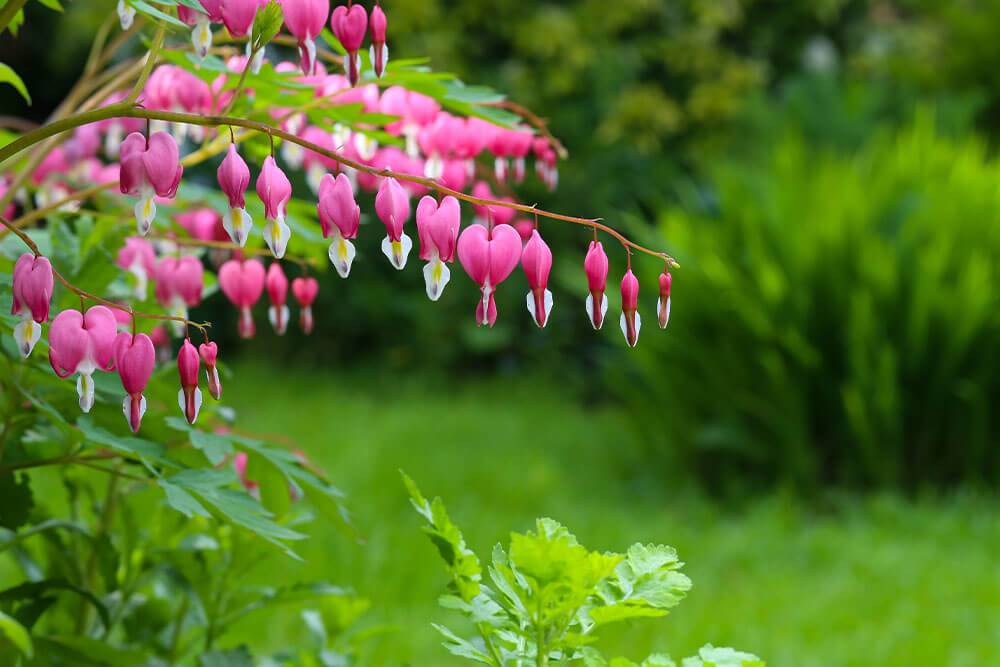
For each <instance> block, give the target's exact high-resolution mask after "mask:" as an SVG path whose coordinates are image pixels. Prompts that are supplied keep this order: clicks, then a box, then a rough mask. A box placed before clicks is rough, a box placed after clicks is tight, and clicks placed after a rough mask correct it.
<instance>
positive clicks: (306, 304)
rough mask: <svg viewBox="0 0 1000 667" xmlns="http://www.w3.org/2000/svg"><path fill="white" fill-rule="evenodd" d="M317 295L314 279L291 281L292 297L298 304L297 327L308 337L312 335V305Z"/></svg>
mask: <svg viewBox="0 0 1000 667" xmlns="http://www.w3.org/2000/svg"><path fill="white" fill-rule="evenodd" d="M318 294H319V281H317V280H316V279H315V278H296V279H295V280H293V281H292V296H294V297H295V301H297V302H298V304H299V308H300V310H299V326H300V327H301V328H302V333H304V334H306V335H308V334H311V333H312V330H313V325H314V324H315V322H314V321H313V313H312V304H313V301H315V300H316V296H317V295H318Z"/></svg>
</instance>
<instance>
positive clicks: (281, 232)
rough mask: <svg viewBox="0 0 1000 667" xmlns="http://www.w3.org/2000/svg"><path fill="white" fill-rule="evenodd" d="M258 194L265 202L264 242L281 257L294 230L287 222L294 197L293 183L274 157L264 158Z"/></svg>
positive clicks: (258, 179)
mask: <svg viewBox="0 0 1000 667" xmlns="http://www.w3.org/2000/svg"><path fill="white" fill-rule="evenodd" d="M257 196H258V197H260V200H261V201H262V202H263V203H264V219H265V220H267V224H266V225H264V242H265V243H267V247H268V249H270V251H271V254H272V255H274V256H275V257H276V258H278V259H281V258H282V257H284V256H285V249H286V248H287V247H288V239H290V238H291V236H292V230H291V229H289V228H288V225H287V224H286V223H285V215H286V207H287V205H288V200H289V199H291V198H292V184H291V183H290V182H289V181H288V177H287V176H285V172H283V171H282V170H281V168H280V167H278V165H277V163H275V161H274V158H273V157H271V156H267V157H266V158H264V165H263V166H262V167H261V170H260V176H258V177H257Z"/></svg>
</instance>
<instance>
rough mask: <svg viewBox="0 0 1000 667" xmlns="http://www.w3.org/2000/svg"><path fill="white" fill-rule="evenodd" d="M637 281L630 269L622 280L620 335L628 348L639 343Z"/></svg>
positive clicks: (639, 321)
mask: <svg viewBox="0 0 1000 667" xmlns="http://www.w3.org/2000/svg"><path fill="white" fill-rule="evenodd" d="M638 308H639V280H638V278H636V277H635V274H634V273H632V269H631V268H630V269H629V270H628V271H626V272H625V277H623V278H622V316H621V327H622V333H623V334H625V341H626V342H627V343H628V345H629V347H635V344H636V343H638V342H639V329H640V327H642V318H641V317H640V316H639V311H638Z"/></svg>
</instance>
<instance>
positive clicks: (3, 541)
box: [0, 495, 90, 553]
mask: <svg viewBox="0 0 1000 667" xmlns="http://www.w3.org/2000/svg"><path fill="white" fill-rule="evenodd" d="M6 503H7V500H6V499H4V498H3V496H2V495H0V512H2V509H3V508H4V507H5V505H6ZM57 528H58V529H64V530H70V531H73V532H76V533H79V534H81V535H84V536H86V537H88V538H89V537H90V533H89V532H88V531H87V528H86V526H84V525H82V524H79V523H75V522H73V521H63V520H62V519H49V520H47V521H43V522H42V523H39V524H35V525H34V526H32V527H31V528H27V529H25V530H22V531H21V532H19V533H14V532H12V531H7V530H0V553H3V552H4V551H6V550H7V549H11V548H13V547H16V546H18V545H19V544H20V543H21V542H23V541H24V540H26V539H28V538H29V537H31V536H32V535H38V534H39V533H44V532H46V531H49V530H55V529H57Z"/></svg>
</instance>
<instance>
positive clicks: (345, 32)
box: [330, 5, 368, 86]
mask: <svg viewBox="0 0 1000 667" xmlns="http://www.w3.org/2000/svg"><path fill="white" fill-rule="evenodd" d="M330 29H331V30H333V34H334V36H335V37H336V38H337V40H338V41H339V42H340V45H341V46H343V47H344V50H345V51H347V56H346V57H345V58H344V73H345V74H347V78H348V79H349V80H350V82H351V85H352V86H356V85H358V81H360V80H361V56H359V55H358V50H359V49H361V43H362V42H363V41H364V39H365V33H366V32H367V31H368V13H367V12H366V11H365V8H364V7H362V6H361V5H351V6H350V7H346V6H344V5H340V6H339V7H337V8H335V9H334V10H333V14H332V15H331V16H330Z"/></svg>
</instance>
